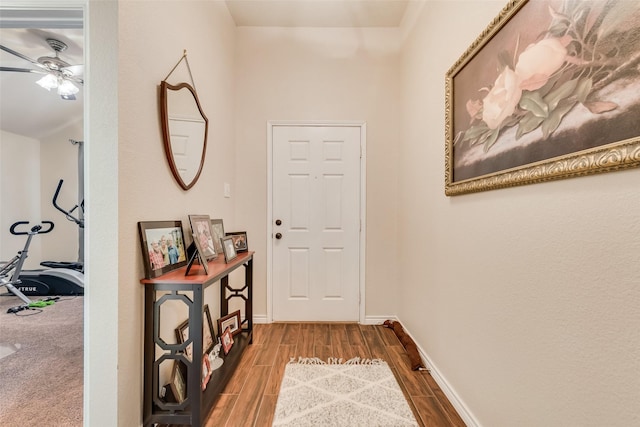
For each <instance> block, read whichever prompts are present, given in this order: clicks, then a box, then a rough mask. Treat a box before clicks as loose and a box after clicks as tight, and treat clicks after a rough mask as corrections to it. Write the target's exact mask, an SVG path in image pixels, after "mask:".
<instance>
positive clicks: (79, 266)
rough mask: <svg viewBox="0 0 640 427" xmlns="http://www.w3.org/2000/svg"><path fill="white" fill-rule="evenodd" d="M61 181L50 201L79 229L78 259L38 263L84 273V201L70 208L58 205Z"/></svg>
mask: <svg viewBox="0 0 640 427" xmlns="http://www.w3.org/2000/svg"><path fill="white" fill-rule="evenodd" d="M63 183H64V180H63V179H61V180H60V181H58V188H56V192H55V193H54V195H53V200H52V203H53V206H54V207H55V208H56V209H57V210H59V211H60V212H62V213H63V214H64V216H65V218H66V219H68V220H69V221H72V222H74V223H76V225H77V226H78V227H79V229H80V234H79V242H78V261H76V262H73V261H71V262H69V261H42V262H41V263H40V265H41V266H43V267H48V268H69V269H72V270H77V271H79V272H81V273H84V234H83V232H84V201H82V202H80V204H78V205H75V206H74V207H73V208H71V210H66V209H64V208H62V207H60V205H59V204H58V195H59V194H60V189H61V188H62V184H63ZM76 209H77V210H78V213H77V216H74V211H76Z"/></svg>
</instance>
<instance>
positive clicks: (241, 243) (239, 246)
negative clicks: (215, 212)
mask: <svg viewBox="0 0 640 427" xmlns="http://www.w3.org/2000/svg"><path fill="white" fill-rule="evenodd" d="M226 236H231V238H232V239H233V246H234V247H235V248H236V252H238V253H239V252H247V251H248V250H249V243H248V241H247V232H246V231H232V232H229V233H227V234H226Z"/></svg>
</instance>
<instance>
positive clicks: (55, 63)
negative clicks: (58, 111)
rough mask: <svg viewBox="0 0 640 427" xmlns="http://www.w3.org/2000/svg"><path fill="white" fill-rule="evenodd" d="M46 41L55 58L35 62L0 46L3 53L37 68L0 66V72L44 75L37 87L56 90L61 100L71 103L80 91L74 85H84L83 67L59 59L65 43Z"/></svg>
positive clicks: (55, 40) (49, 57)
mask: <svg viewBox="0 0 640 427" xmlns="http://www.w3.org/2000/svg"><path fill="white" fill-rule="evenodd" d="M46 41H47V44H48V45H49V46H50V47H51V49H53V51H54V53H55V56H41V57H40V58H38V59H37V60H33V59H31V58H29V57H27V56H25V55H23V54H21V53H19V52H16V51H15V50H13V49H9V48H8V47H6V46H3V45H0V49H2V50H4V51H5V52H7V53H10V54H12V55H15V56H17V57H18V58H21V59H24V60H25V61H28V62H30V63H31V64H33V65H35V66H36V67H37V68H15V67H1V66H0V71H14V72H19V73H36V74H44V77H42V78H41V79H40V80H38V81H37V82H36V83H37V84H38V85H40V86H42V87H43V88H45V89H47V90H51V89H56V90H57V92H58V95H60V97H61V98H62V99H66V100H72V101H73V100H75V99H76V96H75V94H76V93H78V92H79V91H80V89H79V88H78V86H76V84H79V85H82V84H83V83H84V82H83V80H82V77H81V76H82V73H83V69H84V67H83V66H82V65H71V64H69V63H67V62H65V61H63V60H62V59H60V57H59V54H60V52H63V51H65V50H66V49H67V45H66V43H64V42H62V41H60V40H57V39H53V38H48V39H46ZM74 83H75V84H74Z"/></svg>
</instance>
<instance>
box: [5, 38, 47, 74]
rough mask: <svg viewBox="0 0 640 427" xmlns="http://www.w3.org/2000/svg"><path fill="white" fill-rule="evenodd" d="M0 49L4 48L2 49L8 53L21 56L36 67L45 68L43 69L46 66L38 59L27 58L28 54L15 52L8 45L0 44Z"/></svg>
mask: <svg viewBox="0 0 640 427" xmlns="http://www.w3.org/2000/svg"><path fill="white" fill-rule="evenodd" d="M0 49H2V50H4V51H5V52H7V53H10V54H12V55H15V56H17V57H18V58H22V59H24V60H25V61H29V62H31V63H32V64H33V65H36V66H37V67H39V68H45V69H46V67H45V66H44V65H42V64H40V63H39V62H38V61H34V60H33V59H31V58H29V57H28V56H24V55H23V54H21V53H19V52H16V51H15V50H13V49H9V48H8V47H6V46H2V45H1V44H0Z"/></svg>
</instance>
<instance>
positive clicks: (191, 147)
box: [160, 81, 209, 190]
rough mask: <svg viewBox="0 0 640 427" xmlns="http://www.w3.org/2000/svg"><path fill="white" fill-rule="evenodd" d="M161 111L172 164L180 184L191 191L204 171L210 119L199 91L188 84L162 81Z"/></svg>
mask: <svg viewBox="0 0 640 427" xmlns="http://www.w3.org/2000/svg"><path fill="white" fill-rule="evenodd" d="M160 110H161V118H162V133H163V137H164V150H165V153H166V155H167V160H168V162H169V167H170V168H171V172H172V173H173V176H174V177H175V179H176V181H177V182H178V184H179V185H180V187H182V189H183V190H188V189H190V188H191V187H193V186H194V184H195V183H196V182H197V181H198V178H199V177H200V173H201V172H202V167H203V165H204V156H205V154H206V152H207V132H208V130H209V120H207V117H206V116H205V114H204V112H203V111H202V107H201V106H200V101H199V100H198V94H197V93H196V91H195V89H194V88H193V86H191V85H190V84H188V83H179V84H178V85H176V86H174V85H171V84H169V83H167V82H166V81H162V83H161V84H160Z"/></svg>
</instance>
